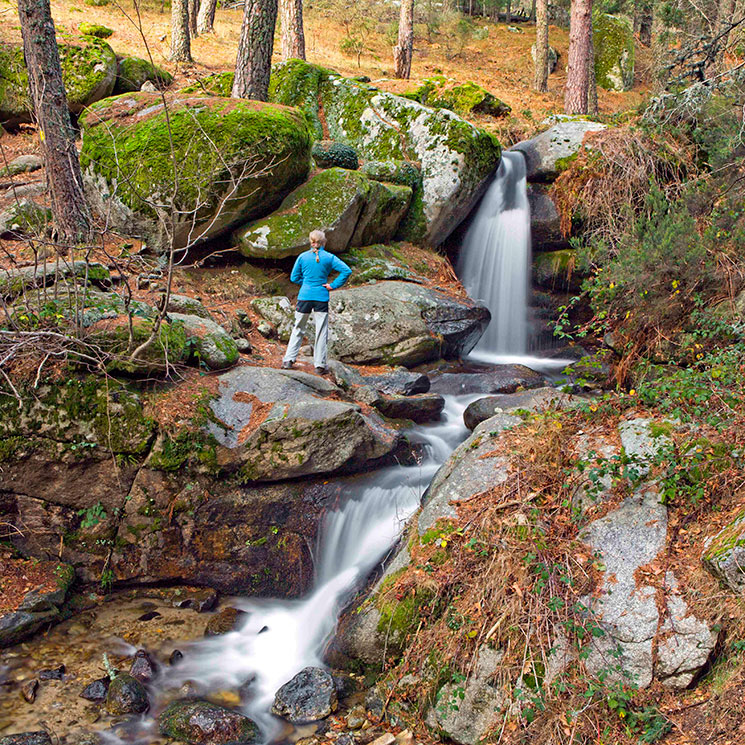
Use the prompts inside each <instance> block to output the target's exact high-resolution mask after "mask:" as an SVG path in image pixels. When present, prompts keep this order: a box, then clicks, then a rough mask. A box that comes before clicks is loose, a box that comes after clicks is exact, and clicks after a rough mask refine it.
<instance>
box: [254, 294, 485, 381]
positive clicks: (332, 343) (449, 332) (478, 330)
mask: <svg viewBox="0 0 745 745" xmlns="http://www.w3.org/2000/svg"><path fill="white" fill-rule="evenodd" d="M254 307H255V308H256V310H257V311H258V312H259V313H261V314H262V315H263V316H264V317H265V318H266V319H267V320H268V321H270V322H271V323H273V324H274V325H275V326H277V327H278V328H279V330H280V336H281V337H283V338H289V331H290V329H291V328H292V326H291V324H292V318H293V311H292V307H291V305H290V302H289V300H287V299H286V298H272V299H271V301H267V300H261V301H257V302H256V303H255V304H254ZM329 310H330V312H331V324H330V332H329V352H330V354H331V356H332V357H334V358H336V359H338V360H341V361H342V362H347V363H353V364H369V365H379V364H389V365H406V366H409V367H413V366H414V365H418V364H421V363H422V362H427V361H429V360H436V359H439V358H440V357H460V356H462V355H465V354H467V353H468V352H470V351H471V349H473V347H474V346H475V345H476V342H477V341H478V340H479V338H480V337H481V334H482V333H483V331H484V329H485V328H486V325H487V323H488V321H489V311H488V310H487V309H486V308H485V307H484V306H483V305H480V304H478V303H473V302H470V301H467V300H456V299H454V298H452V297H449V296H447V295H445V294H443V293H441V292H438V291H436V290H430V289H428V288H426V287H421V286H419V285H415V284H411V283H408V282H397V281H387V282H376V283H375V284H371V285H364V286H360V287H353V288H349V289H346V288H345V289H341V290H336V291H334V292H332V293H331V301H330V305H329Z"/></svg>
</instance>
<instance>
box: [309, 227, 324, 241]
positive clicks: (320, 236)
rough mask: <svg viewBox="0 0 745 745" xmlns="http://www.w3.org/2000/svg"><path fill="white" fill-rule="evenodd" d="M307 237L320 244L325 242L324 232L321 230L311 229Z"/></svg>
mask: <svg viewBox="0 0 745 745" xmlns="http://www.w3.org/2000/svg"><path fill="white" fill-rule="evenodd" d="M308 238H309V239H310V240H311V241H314V242H315V243H320V244H321V245H324V244H325V243H326V233H324V232H323V230H311V232H310V235H309V236H308Z"/></svg>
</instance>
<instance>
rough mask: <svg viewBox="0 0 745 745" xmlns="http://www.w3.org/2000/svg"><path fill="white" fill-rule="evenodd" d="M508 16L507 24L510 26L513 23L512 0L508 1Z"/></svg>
mask: <svg viewBox="0 0 745 745" xmlns="http://www.w3.org/2000/svg"><path fill="white" fill-rule="evenodd" d="M506 14H507V18H506V21H507V23H508V24H509V23H512V0H507V10H506Z"/></svg>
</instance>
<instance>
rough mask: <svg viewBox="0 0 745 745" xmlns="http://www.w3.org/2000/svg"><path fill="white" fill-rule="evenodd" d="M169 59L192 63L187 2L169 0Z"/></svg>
mask: <svg viewBox="0 0 745 745" xmlns="http://www.w3.org/2000/svg"><path fill="white" fill-rule="evenodd" d="M171 59H172V60H173V61H174V62H191V61H192V59H191V38H190V35H189V3H188V0H171Z"/></svg>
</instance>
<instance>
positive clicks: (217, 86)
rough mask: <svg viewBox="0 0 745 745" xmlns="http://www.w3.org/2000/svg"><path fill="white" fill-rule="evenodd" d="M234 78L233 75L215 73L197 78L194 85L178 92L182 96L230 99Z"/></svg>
mask: <svg viewBox="0 0 745 745" xmlns="http://www.w3.org/2000/svg"><path fill="white" fill-rule="evenodd" d="M234 78H235V73H232V72H216V73H214V74H213V75H207V76H206V77H203V78H199V79H198V80H197V81H196V82H195V83H192V84H191V85H187V86H186V88H182V89H181V91H180V92H181V93H184V94H186V93H190V94H192V93H201V94H204V95H207V96H222V97H223V98H230V93H231V91H232V90H233V79H234Z"/></svg>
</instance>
